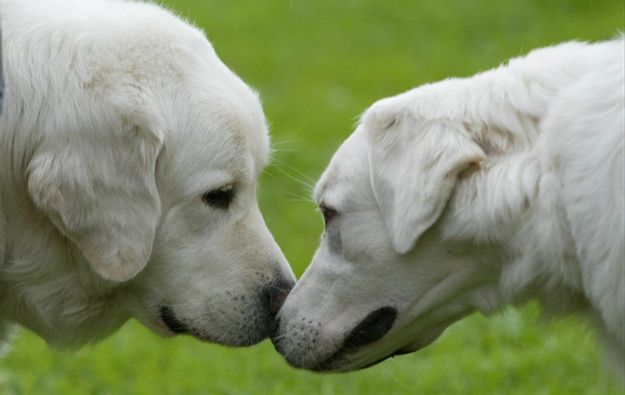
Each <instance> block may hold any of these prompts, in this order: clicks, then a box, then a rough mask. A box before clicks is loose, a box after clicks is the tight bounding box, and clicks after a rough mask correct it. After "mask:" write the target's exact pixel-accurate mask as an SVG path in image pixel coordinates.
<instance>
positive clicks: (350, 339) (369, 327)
mask: <svg viewBox="0 0 625 395" xmlns="http://www.w3.org/2000/svg"><path fill="white" fill-rule="evenodd" d="M396 318H397V310H396V309H395V308H393V307H389V306H385V307H382V308H380V309H377V310H375V311H374V312H372V313H370V314H369V315H368V316H366V317H365V318H364V319H363V320H362V321H360V323H359V324H358V325H356V327H355V328H354V329H353V330H352V331H351V333H350V334H349V335H348V336H347V337H346V338H345V341H344V342H343V348H344V349H354V348H357V347H362V346H365V345H367V344H370V343H373V342H375V341H376V340H380V339H381V338H382V337H383V336H384V335H385V334H386V333H387V332H388V331H389V330H391V328H392V327H393V323H394V322H395V319H396Z"/></svg>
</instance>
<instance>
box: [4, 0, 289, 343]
mask: <svg viewBox="0 0 625 395" xmlns="http://www.w3.org/2000/svg"><path fill="white" fill-rule="evenodd" d="M0 12H1V13H2V33H3V43H2V44H3V50H4V54H3V55H4V56H3V59H4V73H5V82H6V90H5V93H6V95H5V102H4V109H3V113H2V117H1V123H0V324H1V326H2V327H3V329H5V328H6V326H7V324H9V323H11V322H18V323H20V324H22V325H24V326H26V327H28V328H30V329H31V330H33V331H34V332H36V333H37V334H39V335H40V336H42V337H43V338H45V339H46V340H47V341H48V342H50V343H52V344H57V345H67V346H70V345H80V344H82V343H84V342H89V341H96V340H97V339H100V338H102V337H103V336H106V335H107V334H109V333H111V332H112V331H114V330H115V329H116V328H118V327H119V326H120V325H121V324H122V323H123V322H124V321H126V320H127V319H128V318H131V317H135V318H137V319H139V320H140V321H141V322H143V323H144V324H145V325H146V326H148V327H149V328H151V329H152V330H154V331H155V332H157V333H159V334H163V335H171V334H174V333H183V332H185V333H190V334H192V335H194V336H196V337H197V338H200V339H202V340H208V341H213V342H218V343H222V344H226V345H236V346H241V345H248V344H253V343H255V342H258V341H260V340H261V339H263V338H265V337H267V336H268V335H270V334H271V333H273V330H274V328H275V321H274V316H275V312H276V311H277V309H278V308H279V306H280V299H281V298H282V299H284V293H285V291H286V290H287V289H288V288H289V287H290V285H291V284H292V283H293V282H294V278H293V275H292V272H291V270H290V269H289V267H288V265H287V263H286V260H285V258H284V256H283V255H282V253H281V251H280V249H279V248H278V246H277V245H276V243H275V242H274V240H273V238H272V236H271V234H270V233H269V231H268V229H267V228H266V226H265V224H264V221H263V218H262V216H261V213H260V211H259V209H258V206H257V203H256V179H257V176H258V174H259V172H260V171H261V169H262V168H263V166H264V165H265V164H266V162H267V159H268V150H269V143H268V136H267V127H266V122H265V119H264V115H263V112H262V109H261V106H260V103H259V100H258V98H257V95H256V94H255V93H254V92H253V91H252V90H251V89H250V88H249V87H248V86H246V85H245V83H243V82H242V81H241V80H240V79H239V78H238V77H237V76H236V75H235V74H234V73H232V72H231V71H230V70H229V69H228V68H227V67H226V66H225V65H224V64H223V63H222V62H221V61H220V60H219V58H218V57H217V55H216V54H215V51H214V50H213V48H212V47H211V45H210V44H209V42H208V41H207V40H206V38H205V37H204V35H203V34H202V33H201V32H200V31H198V30H197V29H195V28H193V27H191V26H189V25H188V24H186V23H185V22H183V21H181V20H180V19H178V18H177V17H175V16H173V15H171V14H170V13H168V12H166V11H165V10H163V9H161V8H159V7H157V6H154V5H150V4H147V3H142V2H123V1H99V0H55V1H37V0H3V1H0Z"/></svg>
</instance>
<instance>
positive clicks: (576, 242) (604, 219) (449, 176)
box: [276, 37, 625, 371]
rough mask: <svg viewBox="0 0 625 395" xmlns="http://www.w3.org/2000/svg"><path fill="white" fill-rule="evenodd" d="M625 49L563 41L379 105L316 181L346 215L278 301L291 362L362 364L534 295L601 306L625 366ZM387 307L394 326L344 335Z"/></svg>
mask: <svg viewBox="0 0 625 395" xmlns="http://www.w3.org/2000/svg"><path fill="white" fill-rule="evenodd" d="M624 50H625V48H624V40H623V38H622V37H621V38H618V39H615V40H613V41H609V42H603V43H597V44H587V43H581V42H569V43H564V44H561V45H557V46H553V47H548V48H542V49H537V50H535V51H532V52H531V53H530V54H528V55H527V56H525V57H521V58H516V59H513V60H511V61H510V62H508V63H507V64H505V65H502V66H500V67H497V68H495V69H493V70H490V71H487V72H484V73H480V74H477V75H475V76H473V77H471V78H464V79H448V80H445V81H442V82H438V83H435V84H430V85H425V86H422V87H419V88H416V89H413V90H411V91H408V92H406V93H403V94H401V95H398V96H395V97H392V98H388V99H384V100H381V101H379V102H378V103H376V104H374V105H373V106H372V107H371V108H370V109H369V110H368V111H367V112H366V113H365V114H364V116H363V118H362V121H361V123H360V125H359V127H358V128H357V130H356V131H355V132H354V134H352V136H351V137H349V139H348V140H347V141H346V142H345V143H344V144H343V145H342V146H341V148H340V149H339V150H338V151H337V153H336V154H335V156H334V158H333V159H332V161H331V163H330V165H329V167H328V169H327V170H326V172H325V173H324V174H323V176H322V177H321V180H320V181H319V183H318V185H317V188H316V192H315V195H316V199H317V201H318V203H319V204H320V206H322V207H325V208H324V210H325V211H328V210H329V209H331V210H335V211H336V214H332V215H329V218H328V223H327V226H326V232H325V235H324V238H323V240H322V242H321V246H320V247H319V249H318V250H317V253H316V255H315V257H314V259H313V262H312V264H311V266H310V267H309V268H308V270H307V271H306V273H305V274H304V276H303V278H302V279H301V281H300V282H299V283H298V285H297V286H296V288H295V289H294V290H293V292H292V293H291V294H290V296H289V298H288V299H287V302H286V303H285V305H284V306H283V309H282V311H281V313H280V328H279V331H278V333H277V337H276V345H277V348H278V350H279V351H280V352H282V353H283V354H284V356H285V357H286V359H287V361H289V363H291V364H292V365H294V366H296V367H302V368H307V369H316V370H339V371H344V370H352V369H359V368H362V367H365V366H368V365H370V364H372V363H374V362H377V361H379V360H382V359H384V358H386V357H388V356H390V355H392V354H394V353H405V352H410V351H414V350H417V349H420V348H422V347H424V346H425V345H427V344H429V343H431V342H432V341H434V339H436V338H437V337H438V336H439V335H440V333H442V331H443V330H444V329H445V328H446V327H447V326H448V325H450V324H451V323H453V322H455V321H456V320H458V319H460V318H462V317H464V316H466V315H467V314H470V313H471V312H473V311H475V310H478V311H481V312H483V313H487V314H488V313H490V312H492V311H495V310H497V309H499V308H500V307H502V306H503V305H505V304H509V303H521V302H524V301H527V300H529V299H538V300H539V301H540V302H541V303H542V304H543V305H544V306H545V307H546V312H547V314H556V313H566V312H583V313H586V314H587V315H589V316H591V317H592V318H593V320H594V321H595V322H596V323H597V326H598V327H599V329H600V331H601V332H602V337H603V338H604V339H606V340H607V341H608V342H609V343H610V344H611V346H610V348H611V349H613V350H617V351H616V353H615V354H617V355H618V357H619V359H620V364H621V365H620V366H622V359H623V354H624V352H625V329H624V325H625V273H624V270H625V269H624V265H625V256H624V254H625V252H624V250H625V246H624V243H625V242H624V239H625V231H624V221H625V208H624V205H625V200H624V199H625V197H624V180H625V178H624V174H623V168H624V166H625V164H624V155H625V154H624V130H625V119H624V111H625V110H624V105H625V97H624V95H625V84H624V80H623V78H624V75H625V70H624V64H623V62H624V60H623V52H624ZM330 213H332V212H331V211H330ZM382 306H390V307H392V308H394V309H396V311H397V312H398V315H397V319H396V320H395V322H394V324H393V326H392V328H391V329H390V331H389V332H388V333H387V334H386V335H385V336H384V337H382V338H381V339H380V340H378V341H375V342H373V343H371V344H368V345H365V346H363V347H358V348H353V347H346V346H345V345H344V344H343V343H344V341H345V339H346V337H347V336H348V334H349V333H350V332H351V331H352V329H353V328H355V327H356V326H357V325H358V323H359V322H361V321H362V320H363V319H364V317H366V316H367V315H368V314H369V313H371V312H372V311H375V310H376V309H378V308H380V307H382ZM304 350H306V351H305V352H304Z"/></svg>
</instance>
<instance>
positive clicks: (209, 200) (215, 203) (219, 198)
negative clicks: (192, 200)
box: [202, 186, 234, 210]
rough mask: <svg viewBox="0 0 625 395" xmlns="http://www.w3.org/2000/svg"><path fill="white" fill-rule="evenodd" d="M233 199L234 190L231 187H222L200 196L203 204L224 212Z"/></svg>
mask: <svg viewBox="0 0 625 395" xmlns="http://www.w3.org/2000/svg"><path fill="white" fill-rule="evenodd" d="M233 199H234V188H232V186H227V187H222V188H219V189H215V190H213V191H209V192H206V193H205V194H203V195H202V201H203V202H204V204H206V205H208V206H211V207H213V208H218V209H222V210H226V209H227V208H228V207H229V206H230V203H232V200H233Z"/></svg>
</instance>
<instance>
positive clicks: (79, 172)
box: [28, 103, 162, 282]
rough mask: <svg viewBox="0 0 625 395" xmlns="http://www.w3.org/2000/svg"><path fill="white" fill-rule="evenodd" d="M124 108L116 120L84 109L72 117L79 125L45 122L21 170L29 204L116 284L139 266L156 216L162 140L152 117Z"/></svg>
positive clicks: (147, 249)
mask: <svg viewBox="0 0 625 395" xmlns="http://www.w3.org/2000/svg"><path fill="white" fill-rule="evenodd" d="M125 104H128V103H120V107H124V105H125ZM129 107H130V108H132V106H130V105H129V106H127V107H126V109H125V110H124V113H123V114H122V113H121V112H120V111H115V110H112V111H111V110H110V106H109V109H108V111H107V108H106V106H91V107H90V108H91V112H89V111H88V110H87V111H85V112H84V113H81V114H80V116H79V115H75V116H74V117H75V118H82V120H81V119H72V118H69V115H67V116H66V118H69V119H71V121H68V119H64V120H60V121H57V122H56V124H55V122H53V121H52V122H50V123H49V124H50V125H49V126H48V127H49V130H47V131H46V132H45V133H44V138H43V139H42V140H41V141H40V143H39V144H38V146H37V148H36V149H35V151H34V153H33V156H32V159H31V160H30V162H29V164H28V189H29V192H30V195H31V198H32V200H33V202H34V203H35V205H36V206H37V207H38V208H39V209H40V210H42V211H44V212H45V213H46V214H47V215H48V217H49V218H50V219H51V220H52V222H53V223H54V224H55V226H56V227H57V228H58V229H59V230H60V231H61V232H62V233H63V234H65V236H67V237H68V238H69V239H70V240H71V241H73V242H74V243H75V244H76V245H77V246H78V248H79V249H80V251H81V252H82V254H83V255H84V257H85V258H86V260H87V261H88V262H89V263H90V265H91V267H92V268H93V270H94V271H95V272H96V273H98V274H99V275H100V276H101V277H103V278H104V279H107V280H110V281H115V282H122V281H127V280H129V279H131V278H133V277H134V276H135V275H137V274H138V273H139V272H140V271H141V270H142V269H143V267H144V266H145V265H146V263H147V261H148V259H149V258H150V255H151V253H152V244H153V242H154V235H155V230H156V226H157V222H158V219H159V216H160V211H161V208H160V197H159V195H158V192H157V189H156V181H155V166H156V158H157V156H158V154H159V151H160V149H161V144H162V133H161V132H160V131H159V130H158V129H157V127H156V122H155V121H154V119H155V118H154V117H152V116H148V114H143V113H141V112H140V111H127V110H128V108H129ZM59 118H61V119H62V115H61V116H59Z"/></svg>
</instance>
